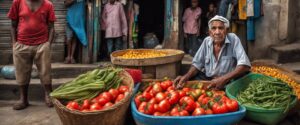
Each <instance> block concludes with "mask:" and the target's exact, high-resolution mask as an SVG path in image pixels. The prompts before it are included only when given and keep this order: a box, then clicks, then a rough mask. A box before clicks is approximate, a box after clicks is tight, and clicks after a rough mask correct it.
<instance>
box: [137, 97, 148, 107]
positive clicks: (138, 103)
mask: <svg viewBox="0 0 300 125" xmlns="http://www.w3.org/2000/svg"><path fill="white" fill-rule="evenodd" d="M144 101H146V99H145V98H144V97H143V95H137V96H136V97H135V98H134V102H135V105H136V107H139V106H140V104H141V103H142V102H144Z"/></svg>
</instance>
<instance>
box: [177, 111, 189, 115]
mask: <svg viewBox="0 0 300 125" xmlns="http://www.w3.org/2000/svg"><path fill="white" fill-rule="evenodd" d="M179 115H180V116H189V112H188V111H186V110H181V111H179Z"/></svg>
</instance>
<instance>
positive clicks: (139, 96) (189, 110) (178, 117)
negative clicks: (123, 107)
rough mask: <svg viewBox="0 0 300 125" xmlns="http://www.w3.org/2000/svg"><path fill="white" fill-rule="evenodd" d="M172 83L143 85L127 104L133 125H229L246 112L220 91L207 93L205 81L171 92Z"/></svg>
mask: <svg viewBox="0 0 300 125" xmlns="http://www.w3.org/2000/svg"><path fill="white" fill-rule="evenodd" d="M172 84H173V83H172V81H170V80H165V81H162V82H160V81H156V82H150V83H148V84H146V83H144V84H143V85H141V87H140V88H139V90H138V92H137V93H136V94H135V96H134V99H133V100H132V101H131V111H132V115H133V118H134V120H135V122H136V124H137V125H167V124H170V125H184V124H189V125H199V124H204V125H232V124H234V123H237V122H239V121H240V120H241V119H242V118H243V117H244V116H245V113H246V109H245V107H243V106H240V105H239V104H238V102H237V101H236V100H233V99H229V98H227V97H226V95H225V92H224V91H214V90H207V89H206V86H207V84H208V83H207V82H199V81H190V82H188V83H187V84H186V85H185V87H184V88H183V89H180V90H175V89H174V87H173V86H172Z"/></svg>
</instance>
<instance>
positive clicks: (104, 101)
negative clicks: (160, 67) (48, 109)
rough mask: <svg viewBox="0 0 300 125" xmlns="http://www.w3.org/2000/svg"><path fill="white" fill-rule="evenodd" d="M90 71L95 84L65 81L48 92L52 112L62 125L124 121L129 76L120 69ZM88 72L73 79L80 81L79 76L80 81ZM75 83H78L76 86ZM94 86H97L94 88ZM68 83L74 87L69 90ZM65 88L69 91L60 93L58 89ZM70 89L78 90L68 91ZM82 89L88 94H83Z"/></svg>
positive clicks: (130, 87)
mask: <svg viewBox="0 0 300 125" xmlns="http://www.w3.org/2000/svg"><path fill="white" fill-rule="evenodd" d="M114 72H115V73H114ZM89 73H91V72H89ZM92 73H93V71H92ZM87 74H88V73H87ZM95 74H97V75H95ZM100 74H102V75H100ZM105 74H106V75H105ZM94 75H95V77H94V78H95V79H96V80H95V79H94V80H95V81H97V82H95V83H97V84H95V86H93V84H92V83H86V84H92V85H89V87H84V86H82V85H76V84H79V83H74V82H73V83H66V85H62V86H60V87H59V88H57V89H56V90H54V92H53V93H51V96H52V97H53V98H54V99H53V103H54V106H55V109H56V112H57V113H58V116H59V117H60V119H61V121H62V124H63V125H86V124H88V125H122V124H124V122H125V119H126V113H127V109H128V107H129V104H130V99H131V96H132V94H133V86H134V82H133V79H132V77H131V76H130V75H129V73H127V72H126V71H124V70H118V71H115V70H106V71H105V72H104V73H101V71H98V72H97V73H94ZM91 76H92V74H88V75H86V76H84V77H83V75H81V76H79V77H77V78H75V79H74V80H75V81H76V80H77V81H80V80H79V78H80V79H83V80H81V81H86V80H87V79H86V77H91ZM81 77H83V78H81ZM101 77H102V79H101ZM98 78H99V79H98ZM108 81H109V82H108ZM102 84H103V85H102ZM97 85H98V86H97ZM76 86H79V87H78V88H77V87H76ZM80 86H81V87H80ZM96 86H97V87H99V88H100V89H96ZM72 87H73V88H74V89H76V90H71V89H72ZM68 88H70V90H69V91H66V92H65V93H63V92H64V91H63V92H60V90H68ZM73 91H79V92H78V93H72V92H73ZM90 91H91V92H90ZM86 93H89V94H87V95H85V94H86ZM82 95H85V96H82Z"/></svg>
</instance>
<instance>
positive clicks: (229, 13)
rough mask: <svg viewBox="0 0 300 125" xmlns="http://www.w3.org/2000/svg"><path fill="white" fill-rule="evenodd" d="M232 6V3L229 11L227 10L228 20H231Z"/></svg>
mask: <svg viewBox="0 0 300 125" xmlns="http://www.w3.org/2000/svg"><path fill="white" fill-rule="evenodd" d="M232 7H233V6H232V4H231V3H230V4H229V5H228V10H227V14H226V18H227V19H228V20H231V10H232Z"/></svg>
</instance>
